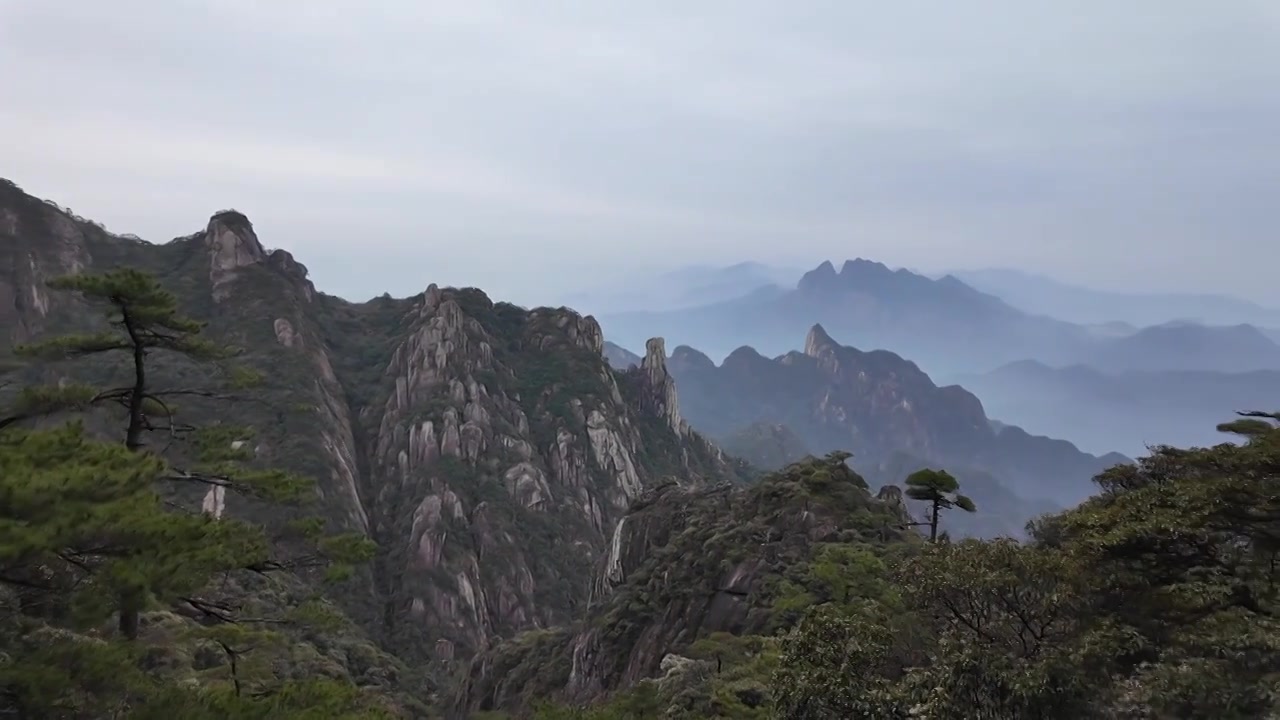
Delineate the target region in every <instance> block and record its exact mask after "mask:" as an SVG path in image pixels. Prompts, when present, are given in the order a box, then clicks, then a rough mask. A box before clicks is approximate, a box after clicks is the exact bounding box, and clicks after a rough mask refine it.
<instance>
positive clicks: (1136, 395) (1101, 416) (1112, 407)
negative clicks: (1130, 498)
mask: <svg viewBox="0 0 1280 720" xmlns="http://www.w3.org/2000/svg"><path fill="white" fill-rule="evenodd" d="M953 379H954V380H955V381H957V382H960V383H961V384H963V385H964V386H965V387H967V388H969V389H970V390H973V391H974V392H975V393H977V394H978V395H980V396H981V397H982V399H983V404H984V406H985V407H986V408H987V411H988V412H990V413H991V414H992V415H993V416H995V417H997V418H1000V419H1001V420H1004V421H1007V422H1012V423H1017V424H1018V425H1021V426H1023V427H1026V428H1029V429H1031V430H1033V431H1035V432H1043V433H1046V434H1049V435H1053V436H1055V437H1062V438H1066V439H1068V440H1070V441H1072V442H1074V443H1076V444H1078V445H1080V446H1081V447H1082V448H1084V449H1086V450H1089V451H1093V452H1096V451H1100V450H1103V449H1117V450H1119V451H1121V452H1125V453H1128V454H1140V453H1145V448H1146V447H1147V446H1148V445H1152V444H1168V445H1174V446H1177V447H1187V446H1205V445H1213V444H1217V443H1220V442H1225V441H1226V440H1227V436H1224V435H1222V434H1221V433H1218V432H1217V431H1216V429H1215V428H1216V426H1217V425H1218V424H1219V423H1221V422H1225V421H1228V420H1231V419H1232V418H1233V417H1234V413H1235V412H1237V411H1242V410H1249V409H1251V408H1254V407H1266V408H1272V407H1280V371H1273V370H1260V371H1254V372H1244V373H1221V372H1210V371H1202V370H1192V371H1128V372H1121V373H1107V372H1102V371H1099V370H1097V369H1095V368H1091V367H1086V366H1083V365H1073V366H1070V367H1065V368H1053V367H1049V366H1047V365H1045V364H1043V363H1039V362H1035V361H1033V360H1026V361H1021V362H1017V363H1012V364H1009V365H1006V366H1004V367H1001V368H999V369H997V370H995V371H993V372H990V373H983V374H979V375H968V376H962V377H956V378H953Z"/></svg>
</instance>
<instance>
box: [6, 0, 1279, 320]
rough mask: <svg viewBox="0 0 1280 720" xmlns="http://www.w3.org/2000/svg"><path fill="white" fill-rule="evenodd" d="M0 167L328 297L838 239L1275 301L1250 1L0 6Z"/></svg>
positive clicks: (322, 0) (74, 204) (573, 279)
mask: <svg viewBox="0 0 1280 720" xmlns="http://www.w3.org/2000/svg"><path fill="white" fill-rule="evenodd" d="M0 68H4V71H3V72H0V137H4V138H5V139H6V141H5V143H4V145H3V149H2V150H0V176H3V177H8V178H10V179H12V180H14V181H16V182H17V183H18V184H19V185H21V186H23V187H24V188H25V189H27V190H28V191H29V192H32V193H34V194H36V195H39V196H41V197H45V198H49V199H52V200H54V201H56V202H58V203H59V204H61V205H63V206H65V207H70V208H71V209H72V210H73V211H75V212H76V213H78V214H80V215H83V216H86V217H89V218H92V219H95V220H98V221H101V222H103V223H104V224H106V226H107V227H108V228H109V229H111V230H113V231H115V232H120V233H135V234H137V235H139V236H141V237H143V238H145V239H148V240H152V241H157V242H163V241H166V240H168V239H170V238H172V237H175V236H178V235H185V234H188V233H191V232H194V231H196V230H199V229H200V228H201V227H203V225H204V223H205V222H206V220H207V218H208V216H209V215H210V214H212V213H213V212H215V211H217V210H220V209H223V208H231V207H234V208H236V209H239V210H241V211H243V212H245V213H246V214H247V215H248V216H249V217H250V218H251V219H252V220H253V222H254V224H255V226H256V228H257V230H258V234H259V236H260V237H261V239H262V241H263V243H264V244H265V245H267V246H268V247H283V248H286V249H288V250H289V251H291V252H292V253H293V254H294V255H295V257H296V258H297V259H298V260H300V261H301V262H303V263H304V264H306V265H307V266H308V267H309V268H310V271H311V275H312V278H313V279H314V280H315V282H316V284H317V285H318V286H319V287H320V289H322V290H324V291H326V292H331V293H334V294H338V295H342V296H344V297H348V298H350V299H357V300H359V299H365V298H367V297H371V296H373V295H377V294H381V293H382V292H384V291H387V292H391V293H392V294H393V295H407V294H411V293H415V292H419V291H421V290H422V289H423V288H425V287H426V286H427V285H428V284H429V283H432V282H436V283H440V284H454V285H478V286H480V287H483V288H485V289H486V290H488V291H489V292H490V294H491V295H494V296H496V297H499V298H504V299H511V300H514V301H517V302H523V303H526V304H532V303H537V302H547V301H551V300H553V299H554V298H556V297H559V296H561V295H563V294H564V293H565V292H566V291H568V290H570V289H575V288H577V287H580V286H584V285H596V284H602V283H603V284H610V283H625V282H626V279H627V277H628V276H629V275H634V274H635V273H636V272H638V271H647V270H659V269H663V268H668V267H675V266H680V265H685V264H692V263H713V264H715V263H718V264H724V265H728V264H733V263H736V262H740V261H744V260H757V261H762V262H766V263H774V264H785V265H787V266H797V265H798V266H808V265H816V264H817V263H818V262H819V261H821V260H822V259H824V258H831V259H833V260H836V261H837V264H838V262H839V261H840V260H842V259H844V258H849V257H859V256H860V257H868V258H873V259H876V260H880V261H882V262H885V263H887V264H890V265H895V266H908V267H913V268H918V269H922V270H926V271H938V270H946V269H968V268H978V267H984V266H995V267H1016V268H1022V269H1027V270H1031V271H1035V272H1042V273H1047V274H1049V275H1052V276H1055V277H1057V278H1060V279H1064V280H1068V281H1074V282H1084V283H1087V284H1091V285H1094V286H1097V287H1103V288H1129V289H1139V290H1147V289H1150V290H1165V289H1177V288H1182V289H1194V290H1197V291H1229V292H1234V293H1236V294H1238V295H1242V296H1245V297H1250V298H1252V299H1255V300H1260V301H1263V302H1267V303H1270V304H1273V305H1280V289H1278V288H1280V284H1278V283H1276V281H1275V276H1276V272H1277V270H1276V268H1280V242H1278V241H1277V231H1276V227H1277V218H1276V215H1277V213H1280V132H1277V128H1280V2H1275V0H1219V1H1218V2H1204V0H1126V2H1120V3H1117V2H1107V1H1104V0H1077V1H1076V2H1062V1H1061V0H971V1H970V2H965V3H952V2H920V1H918V0H899V1H898V2H884V0H877V1H875V2H862V1H861V0H836V1H832V2H817V1H815V0H792V1H791V2H786V3H783V2H776V1H775V0H734V1H733V2H730V1H729V0H699V2H693V3H690V2H674V1H672V2H669V1H667V0H649V2H644V3H637V2H622V1H621V0H590V1H589V2H588V1H584V0H579V1H577V2H569V1H568V0H539V1H538V2H529V1H528V0H460V1H459V2H436V1H433V0H359V1H357V0H271V1H270V2H260V1H258V0H163V1H158V0H114V1H113V2H109V3H99V2H89V1H88V0H81V1H80V2H50V1H48V0H0Z"/></svg>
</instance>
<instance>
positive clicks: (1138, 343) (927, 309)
mask: <svg viewBox="0 0 1280 720" xmlns="http://www.w3.org/2000/svg"><path fill="white" fill-rule="evenodd" d="M601 323H602V325H603V327H604V329H605V334H606V336H608V337H609V338H610V340H612V341H613V342H615V343H618V344H619V345H622V346H624V347H625V346H633V347H634V346H638V345H639V344H641V343H643V342H644V340H645V339H647V338H649V337H652V336H662V337H665V338H667V340H668V342H670V343H671V344H673V345H682V344H683V345H690V346H697V347H699V348H702V349H703V351H704V352H706V353H708V354H709V355H710V356H713V357H724V356H725V355H726V354H728V353H729V352H732V351H733V349H734V348H737V347H741V346H743V345H747V346H750V347H753V348H756V349H757V350H759V351H760V352H762V353H765V354H768V355H775V354H782V353H785V352H787V351H789V350H794V349H796V345H795V340H796V338H798V337H800V336H801V335H802V333H803V332H804V331H805V329H806V328H808V327H809V326H811V325H813V324H814V323H819V324H821V325H823V326H824V327H827V328H830V329H831V331H832V332H834V333H836V334H837V335H839V336H840V337H844V338H848V339H849V341H850V342H853V343H855V344H856V345H857V346H859V347H863V348H881V349H886V350H891V351H893V352H896V353H899V354H900V355H903V356H905V357H910V358H912V359H913V360H915V361H916V362H918V363H919V364H920V365H921V366H922V367H924V368H926V369H927V370H928V371H929V372H931V373H934V374H939V375H947V374H953V373H972V372H986V371H989V370H991V369H993V368H996V367H999V366H1001V365H1005V364H1008V363H1010V362H1016V361H1018V360H1024V359H1036V360H1039V361H1041V362H1045V363H1047V364H1049V365H1053V366H1065V365H1071V364H1076V363H1084V364H1096V365H1098V366H1099V367H1103V368H1106V369H1111V370H1129V369H1134V370H1138V369H1144V370H1172V369H1200V370H1220V371H1228V372H1233V371H1241V370H1254V369H1280V345H1277V344H1276V342H1275V341H1274V340H1272V339H1270V338H1268V337H1267V336H1266V335H1265V334H1263V333H1262V332H1261V331H1259V330H1258V329H1257V328H1255V327H1253V326H1251V325H1236V326H1228V327H1222V326H1204V325H1195V324H1189V323H1175V324H1167V325H1161V326H1157V327H1152V328H1145V329H1142V330H1136V329H1130V328H1128V327H1126V326H1124V325H1116V324H1110V325H1106V326H1101V327H1099V326H1088V327H1087V326H1084V325H1077V324H1074V323H1070V322H1066V321H1063V320H1058V319H1054V318H1051V317H1047V316H1043V315H1035V314H1031V313H1027V312H1024V311H1022V310H1019V309H1017V308H1015V307H1013V306H1012V305H1010V304H1009V303H1007V302H1005V301H1004V300H1002V299H1000V298H998V297H996V296H994V295H989V294H986V293H984V292H980V291H979V290H976V289H974V288H973V287H971V286H969V285H967V284H965V283H964V282H962V281H961V280H959V279H958V278H956V277H954V276H951V275H947V276H944V277H942V278H939V279H936V280H935V279H931V278H928V277H925V276H923V275H919V274H917V273H913V272H910V271H908V270H903V269H899V270H891V269H890V268H888V267H887V266H885V265H883V264H881V263H877V262H872V261H870V260H863V259H857V260H850V261H847V262H845V263H844V265H843V266H842V267H841V268H840V270H839V271H837V270H836V268H835V266H834V265H832V264H831V263H830V262H824V263H823V264H821V265H819V266H818V267H817V268H815V269H814V270H811V271H810V272H808V273H806V274H805V275H804V276H803V277H802V278H801V280H800V282H799V283H797V285H796V287H795V288H793V289H791V290H786V291H781V290H778V289H776V288H762V289H760V290H757V291H756V292H754V293H751V294H748V295H745V296H743V297H739V298H736V299H733V300H728V301H723V302H718V303H713V304H707V305H702V306H699V307H693V308H685V309H681V310H678V311H644V312H639V311H638V312H628V313H615V314H608V315H604V316H602V317H601Z"/></svg>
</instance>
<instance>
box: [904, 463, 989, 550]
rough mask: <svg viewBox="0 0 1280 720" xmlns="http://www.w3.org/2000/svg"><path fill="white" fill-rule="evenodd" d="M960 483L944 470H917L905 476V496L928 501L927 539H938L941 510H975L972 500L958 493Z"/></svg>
mask: <svg viewBox="0 0 1280 720" xmlns="http://www.w3.org/2000/svg"><path fill="white" fill-rule="evenodd" d="M959 490H960V483H959V482H957V481H956V479H955V478H954V477H952V476H951V473H949V472H947V471H946V470H928V469H925V470H917V471H916V472H913V473H911V474H910V475H908V476H907V497H909V498H911V499H912V500H923V501H924V502H927V503H929V519H928V521H926V522H924V523H921V524H923V525H928V526H929V541H930V542H937V541H938V519H939V517H940V515H939V514H940V513H941V511H943V510H950V509H952V508H960V509H961V510H964V511H965V512H975V511H977V508H976V507H974V504H973V501H972V500H970V499H969V498H967V497H965V496H964V495H960V494H958V491H959Z"/></svg>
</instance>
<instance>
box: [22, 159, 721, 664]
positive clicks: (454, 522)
mask: <svg viewBox="0 0 1280 720" xmlns="http://www.w3.org/2000/svg"><path fill="white" fill-rule="evenodd" d="M116 267H130V268H138V269H142V270H146V271H149V272H152V273H154V274H155V275H156V276H157V277H158V278H159V279H160V280H161V281H162V283H163V284H164V285H165V286H166V287H167V288H169V289H170V290H171V291H172V292H174V293H175V295H176V296H177V297H178V299H179V302H180V304H181V306H182V307H183V309H184V311H185V312H187V313H189V314H190V315H191V316H193V317H195V318H196V319H198V320H200V321H202V322H203V323H205V329H204V333H205V335H207V336H208V337H209V338H210V339H211V340H212V341H214V342H215V343H217V344H218V345H220V346H233V347H239V348H242V349H243V353H242V355H241V356H240V357H239V360H240V361H241V362H243V363H244V364H245V365H246V366H248V367H249V368H252V369H254V370H257V371H259V372H261V373H262V374H263V375H264V377H265V381H264V383H265V385H264V387H263V388H262V390H261V391H260V392H258V393H257V394H256V396H255V398H254V399H253V400H252V401H244V402H237V403H234V404H231V405H229V406H225V407H219V408H216V409H215V408H213V407H209V406H207V405H205V404H202V403H200V402H198V401H196V402H192V403H191V404H190V405H189V406H188V407H187V408H186V409H185V412H187V413H188V414H189V415H190V416H191V417H190V419H191V421H193V422H197V423H200V422H213V421H217V422H227V423H233V424H244V425H249V426H252V427H254V428H256V429H257V435H256V436H255V447H254V453H255V457H256V459H257V461H258V462H262V463H266V464H269V465H270V466H272V467H279V468H282V469H285V470H288V471H291V472H295V473H299V474H302V475H305V476H307V477H310V478H312V479H314V482H315V485H316V490H317V492H318V494H319V496H320V497H321V498H322V501H321V503H320V505H321V507H320V508H319V511H320V512H321V514H322V516H323V518H324V519H325V520H326V522H327V523H328V524H329V525H330V526H332V527H334V528H338V529H342V530H345V531H352V532H356V533H360V534H363V535H365V536H367V537H368V538H369V539H372V540H373V541H374V542H376V543H377V546H378V548H379V551H378V554H377V556H376V558H375V560H374V562H373V563H372V564H371V566H370V567H369V568H367V570H366V571H365V572H364V573H363V574H362V575H360V576H359V577H358V578H356V579H354V580H353V581H351V582H350V583H348V584H346V585H344V586H343V588H342V590H341V592H338V593H337V594H336V595H334V596H333V600H334V601H336V602H337V603H338V604H339V605H340V607H341V608H342V609H343V610H345V611H346V613H347V614H348V616H349V617H350V618H351V619H352V620H353V621H354V623H355V626H356V628H357V629H358V631H353V632H356V637H357V638H358V639H359V641H360V642H367V643H372V644H373V645H375V646H376V647H378V648H380V649H382V650H384V651H388V652H391V653H394V655H395V656H396V657H397V658H400V659H401V660H404V661H406V662H410V663H412V664H414V665H415V666H416V667H419V668H420V670H419V671H417V672H419V673H420V674H421V673H425V677H428V678H431V679H432V680H431V682H432V683H433V684H434V687H436V688H438V687H440V683H443V682H444V679H445V678H446V677H447V675H448V673H450V672H452V669H453V667H454V666H453V663H454V659H455V658H467V657H470V656H471V655H472V654H474V653H475V652H477V651H479V650H480V649H482V648H484V647H486V646H488V645H489V644H491V643H492V642H493V641H494V640H495V639H497V638H500V637H509V636H512V635H514V634H515V633H517V632H519V631H522V630H528V629H532V628H540V627H549V626H552V625H557V624H561V623H565V622H568V621H569V620H570V619H571V618H572V617H573V616H574V613H575V612H576V611H577V609H578V608H580V607H582V606H584V605H585V604H586V602H587V600H588V597H589V594H590V588H591V584H592V577H593V572H594V568H595V566H596V564H597V562H598V561H599V560H600V558H601V557H602V556H603V553H604V552H605V551H606V549H607V547H608V544H609V538H610V537H611V535H612V533H613V532H614V528H615V526H616V525H617V522H618V519H619V518H620V517H622V516H623V515H624V514H625V513H626V512H627V511H628V509H629V507H630V505H631V503H632V501H634V500H635V499H636V498H637V497H639V496H640V495H641V494H643V493H644V492H645V490H646V489H647V488H650V487H653V486H655V485H656V484H658V483H659V482H660V481H662V482H667V481H668V480H670V481H674V482H678V483H679V484H681V485H685V486H703V485H706V486H712V485H716V484H718V483H729V484H733V483H739V482H741V481H742V479H743V478H744V477H745V474H744V471H743V468H742V467H741V464H740V463H738V462H737V461H735V460H733V459H731V458H728V457H727V456H725V455H724V453H723V452H722V451H721V450H720V449H719V448H718V447H716V446H714V445H712V444H711V443H710V442H708V441H706V440H705V439H703V438H702V436H700V435H699V434H698V433H696V432H694V431H692V430H690V429H689V427H688V425H687V423H685V422H684V421H683V420H682V419H681V417H680V414H679V409H678V404H677V398H676V394H675V387H674V383H673V381H672V379H671V378H670V376H669V375H668V373H667V371H666V368H665V366H664V364H663V363H662V362H661V357H660V356H658V357H657V358H655V361H654V362H651V363H647V364H645V365H644V366H643V367H641V368H636V369H635V370H633V371H631V372H614V371H612V370H611V369H610V368H609V366H608V365H607V364H606V362H605V360H604V358H603V356H602V351H603V337H602V334H601V330H600V327H599V325H598V324H597V323H596V322H595V321H594V320H593V319H591V318H590V317H582V316H580V315H577V314H576V313H573V312H571V311H568V310H563V309H561V310H556V309H548V308H540V309H534V310H527V309H524V308H520V307H516V306H514V305H510V304H506V303H501V302H493V301H492V300H490V299H489V298H488V297H487V296H485V294H484V293H483V292H481V291H479V290H475V289H448V288H446V289H442V288H438V287H436V286H434V285H431V286H428V287H427V288H426V289H425V290H424V291H423V292H421V293H419V294H417V295H414V296H412V297H408V298H401V299H393V298H390V297H383V298H379V299H375V300H372V301H369V302H367V303H350V302H346V301H344V300H340V299H338V298H334V297H331V296H328V295H325V294H323V293H322V292H320V291H318V290H317V289H316V288H315V287H314V286H313V285H312V283H311V282H310V280H308V278H307V270H306V268H305V266H303V265H302V264H301V263H299V262H297V261H296V260H295V259H294V258H293V256H292V255H290V254H289V253H288V252H286V251H284V250H273V251H268V250H267V249H265V248H264V246H263V245H262V243H261V242H260V241H259V239H258V236H257V234H256V233H255V231H254V229H253V225H252V223H251V222H250V221H249V219H248V218H247V217H245V216H244V215H242V214H240V213H238V212H235V211H224V212H220V213H217V214H215V215H214V216H213V217H211V218H210V220H209V221H208V223H207V224H206V226H205V227H204V228H203V229H202V230H200V231H198V232H195V233H192V234H190V235H187V236H184V237H180V238H177V239H175V240H173V241H171V242H168V243H165V244H161V245H153V244H150V243H146V242H143V241H140V240H137V239H135V238H129V237H122V236H117V235H113V234H111V233H109V232H107V231H106V230H105V229H103V228H102V227H101V226H99V225H96V224H94V223H92V222H90V221H87V220H84V219H83V218H78V217H76V216H73V215H71V214H70V213H68V212H66V211H64V210H62V209H61V208H59V207H57V206H56V205H54V204H52V203H48V202H45V201H41V200H38V199H36V198H33V197H31V196H29V195H27V194H25V193H23V192H22V191H21V189H20V188H18V187H17V186H16V185H14V184H12V183H8V182H2V183H0V337H3V338H4V343H3V344H2V345H0V347H2V348H3V350H4V352H3V353H0V355H8V352H9V351H10V349H12V348H13V347H14V346H16V345H18V344H20V343H24V342H29V341H31V340H33V339H36V338H41V337H46V336H48V335H49V334H50V333H57V332H64V331H68V330H75V329H81V328H88V327H93V326H94V323H95V322H97V318H99V317H100V312H99V311H98V310H97V309H94V308H89V307H87V306H85V305H84V303H83V301H81V300H79V299H78V298H77V297H76V296H74V295H71V294H65V293H58V292H55V291H53V290H51V289H50V288H49V287H48V286H47V281H48V280H50V279H51V278H54V277H57V276H61V275H64V274H68V273H77V272H93V271H101V270H108V269H111V268H116ZM7 359H8V358H7V357H0V360H7ZM99 370H101V371H103V372H106V371H108V370H110V368H106V367H103V368H99ZM30 372H31V373H34V375H27V376H24V378H23V379H25V380H28V381H30V380H34V379H36V378H37V377H40V378H44V379H48V380H56V379H57V377H60V376H51V375H49V373H51V372H52V370H49V369H46V368H43V367H35V368H33V369H32V370H31V371H30ZM183 373H184V369H183V367H179V366H165V365H159V366H157V367H156V369H155V371H154V372H153V373H152V374H153V376H154V377H153V378H152V382H155V383H158V384H160V385H165V384H176V383H179V382H184V381H187V380H189V378H188V377H187V376H185V375H184V374H183ZM6 385H10V387H8V388H6V389H5V392H4V393H0V405H5V404H7V403H8V401H10V400H12V395H11V392H10V391H12V390H13V389H16V387H17V386H18V385H20V383H6ZM197 507H198V505H197ZM238 511H239V509H238V508H235V507H228V509H227V512H228V513H236V512H238ZM352 658H353V659H352V660H351V662H352V663H354V662H358V661H359V660H358V658H356V657H355V656H354V655H353V656H352ZM340 665H342V666H344V667H346V670H344V671H343V672H348V673H350V674H351V676H352V677H355V676H356V675H358V674H359V672H361V671H359V670H358V669H357V668H355V667H354V666H351V665H350V663H348V661H347V660H345V659H343V660H341V661H340Z"/></svg>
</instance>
